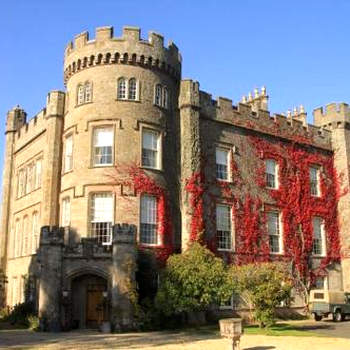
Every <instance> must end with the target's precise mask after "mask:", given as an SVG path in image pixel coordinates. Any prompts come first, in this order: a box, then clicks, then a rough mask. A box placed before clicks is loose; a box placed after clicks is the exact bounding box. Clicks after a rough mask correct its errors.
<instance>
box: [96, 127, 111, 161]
mask: <svg viewBox="0 0 350 350" xmlns="http://www.w3.org/2000/svg"><path fill="white" fill-rule="evenodd" d="M93 139H94V140H93V142H94V150H93V153H94V165H95V166H103V165H112V163H113V143H114V140H113V139H114V137H113V128H107V127H106V128H96V129H94V137H93Z"/></svg>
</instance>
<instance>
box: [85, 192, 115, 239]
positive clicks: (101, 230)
mask: <svg viewBox="0 0 350 350" xmlns="http://www.w3.org/2000/svg"><path fill="white" fill-rule="evenodd" d="M90 209H91V214H90V235H91V237H97V240H98V242H99V243H102V244H104V245H109V244H111V243H112V225H113V221H114V198H113V195H112V193H109V192H103V193H95V194H93V195H92V197H91V207H90Z"/></svg>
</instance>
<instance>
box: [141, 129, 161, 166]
mask: <svg viewBox="0 0 350 350" xmlns="http://www.w3.org/2000/svg"><path fill="white" fill-rule="evenodd" d="M146 133H149V134H155V135H156V137H157V148H156V149H149V148H144V147H143V140H144V135H145V134H146ZM144 150H149V151H153V152H156V157H155V163H156V164H155V166H150V165H145V164H144V160H143V159H144V156H143V155H144ZM161 159H162V134H161V132H160V131H159V130H156V129H151V128H148V127H142V128H141V162H140V163H141V166H142V167H143V168H147V169H156V170H161V169H162V162H161Z"/></svg>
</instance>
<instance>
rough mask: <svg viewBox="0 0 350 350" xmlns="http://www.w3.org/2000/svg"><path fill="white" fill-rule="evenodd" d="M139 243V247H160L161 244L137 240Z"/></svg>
mask: <svg viewBox="0 0 350 350" xmlns="http://www.w3.org/2000/svg"><path fill="white" fill-rule="evenodd" d="M139 245H140V246H141V247H145V248H147V247H148V248H158V247H161V244H158V243H157V244H149V243H141V242H139Z"/></svg>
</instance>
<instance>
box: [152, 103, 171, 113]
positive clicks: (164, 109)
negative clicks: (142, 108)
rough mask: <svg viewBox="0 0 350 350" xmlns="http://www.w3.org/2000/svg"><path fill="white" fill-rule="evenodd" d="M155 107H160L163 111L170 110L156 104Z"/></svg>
mask: <svg viewBox="0 0 350 350" xmlns="http://www.w3.org/2000/svg"><path fill="white" fill-rule="evenodd" d="M153 106H154V107H158V108H160V109H161V110H163V111H168V110H169V107H163V106H160V105H157V104H156V103H153Z"/></svg>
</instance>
